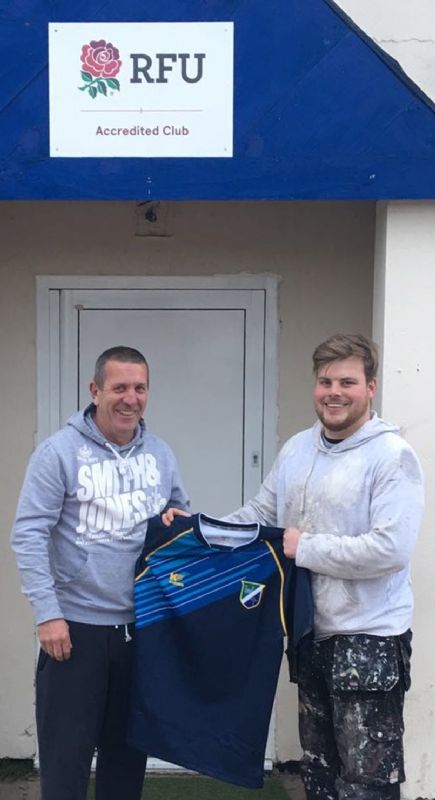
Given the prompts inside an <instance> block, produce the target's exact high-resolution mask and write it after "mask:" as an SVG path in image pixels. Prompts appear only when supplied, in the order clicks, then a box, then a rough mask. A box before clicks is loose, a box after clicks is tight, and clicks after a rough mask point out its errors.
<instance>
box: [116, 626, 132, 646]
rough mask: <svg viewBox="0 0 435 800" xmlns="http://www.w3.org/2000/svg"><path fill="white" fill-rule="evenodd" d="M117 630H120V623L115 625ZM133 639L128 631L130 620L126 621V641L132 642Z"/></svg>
mask: <svg viewBox="0 0 435 800" xmlns="http://www.w3.org/2000/svg"><path fill="white" fill-rule="evenodd" d="M115 628H116V630H118V628H119V625H115ZM132 639H133V637H132V636H130V634H129V632H128V622H125V623H124V642H131V641H132Z"/></svg>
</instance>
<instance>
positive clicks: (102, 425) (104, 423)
mask: <svg viewBox="0 0 435 800" xmlns="http://www.w3.org/2000/svg"><path fill="white" fill-rule="evenodd" d="M90 390H91V395H92V401H93V403H94V405H95V407H96V411H95V422H96V424H97V425H98V427H99V429H100V431H101V433H102V434H103V435H104V436H105V437H106V439H108V440H109V441H110V442H113V443H114V444H118V445H123V444H128V442H130V441H131V440H132V439H133V437H134V433H135V429H136V426H137V424H138V423H139V421H140V419H141V418H142V417H143V414H144V411H145V408H146V404H147V400H148V370H147V368H146V366H145V365H144V364H134V363H130V362H124V361H115V360H110V361H107V362H106V365H105V368H104V383H103V385H102V386H97V384H96V383H95V381H92V383H91V385H90Z"/></svg>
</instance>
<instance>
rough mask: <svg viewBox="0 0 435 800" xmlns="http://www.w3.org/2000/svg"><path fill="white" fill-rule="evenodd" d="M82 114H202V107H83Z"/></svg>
mask: <svg viewBox="0 0 435 800" xmlns="http://www.w3.org/2000/svg"><path fill="white" fill-rule="evenodd" d="M80 111H81V113H82V114H202V111H203V109H202V108H99V109H98V108H81V109H80Z"/></svg>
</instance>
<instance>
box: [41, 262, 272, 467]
mask: <svg viewBox="0 0 435 800" xmlns="http://www.w3.org/2000/svg"><path fill="white" fill-rule="evenodd" d="M278 283H279V277H278V276H276V275H268V274H260V275H254V274H252V275H251V274H243V275H213V276H205V275H198V276H142V275H139V276H122V277H121V276H101V275H95V276H88V275H38V276H36V309H37V332H36V366H37V374H36V388H37V408H36V422H37V424H36V432H35V445H37V444H39V443H40V442H41V441H43V439H45V438H46V437H47V436H50V434H51V433H53V431H55V430H58V428H59V427H60V402H59V382H60V369H59V363H60V357H61V347H60V334H61V331H60V324H61V322H60V320H61V314H60V303H61V292H62V291H63V290H68V289H71V290H74V289H94V290H99V289H100V290H101V289H115V290H116V289H119V290H126V289H128V290H129V291H132V290H135V289H141V290H143V289H165V290H171V289H173V290H177V289H185V290H186V289H191V290H201V289H202V290H204V289H205V290H207V289H209V290H216V289H230V290H238V289H239V290H249V289H257V290H262V291H263V294H264V312H265V313H264V320H265V322H264V382H263V385H264V406H263V407H264V418H263V469H264V473H267V472H268V470H269V469H270V467H271V465H272V463H273V460H274V458H275V455H276V449H277V441H278V440H277V427H278V335H279V320H278ZM262 477H264V474H263V475H262Z"/></svg>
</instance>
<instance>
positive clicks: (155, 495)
mask: <svg viewBox="0 0 435 800" xmlns="http://www.w3.org/2000/svg"><path fill="white" fill-rule="evenodd" d="M92 409H93V405H92V404H91V405H90V406H88V408H87V409H85V410H84V411H79V412H77V413H76V414H74V415H73V416H72V417H71V418H70V419H69V420H68V422H67V424H66V426H65V428H63V429H62V430H60V431H58V432H57V433H55V434H54V435H53V436H50V437H49V438H48V439H46V440H45V441H44V442H43V443H42V444H41V445H40V446H39V447H38V448H37V449H36V450H35V452H34V453H33V456H32V458H31V459H30V462H29V466H28V469H27V473H26V477H25V480H24V484H23V488H22V491H21V495H20V499H19V502H18V510H17V516H16V520H15V526H14V530H13V532H12V546H13V548H14V550H15V553H16V557H17V563H18V568H19V570H20V573H21V578H22V584H23V591H24V594H25V595H26V596H27V597H28V599H29V601H30V603H31V604H32V607H33V611H34V615H35V619H36V622H37V623H40V622H45V621H47V620H50V619H55V618H60V617H64V618H66V619H70V620H73V621H75V622H86V623H90V624H95V625H118V624H125V623H127V622H131V621H132V620H133V619H134V613H133V576H134V567H135V562H136V558H137V557H138V556H139V554H140V552H141V549H142V545H143V541H144V536H145V532H146V525H147V522H146V521H147V519H149V518H150V517H152V516H154V515H155V514H158V513H160V512H161V511H162V509H163V508H165V507H166V506H167V505H168V504H170V505H171V506H172V505H174V506H176V507H178V508H184V509H185V508H187V507H188V499H187V495H186V492H185V490H184V488H183V485H182V482H181V478H180V475H179V472H178V468H177V464H176V461H175V456H174V454H173V452H172V450H171V449H170V447H169V446H168V445H167V444H166V443H165V442H163V441H162V440H161V439H159V438H158V437H157V436H154V435H153V434H151V433H148V432H147V431H146V430H145V426H144V424H143V422H141V424H140V425H139V426H138V427H137V429H136V433H135V436H134V438H133V439H132V441H131V442H129V443H128V444H127V445H125V446H122V447H121V446H117V445H115V444H112V443H109V442H107V441H106V439H105V438H104V436H103V434H102V433H101V431H100V430H99V428H98V427H97V426H96V424H95V422H94V421H93V418H92V413H91V412H92Z"/></svg>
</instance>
